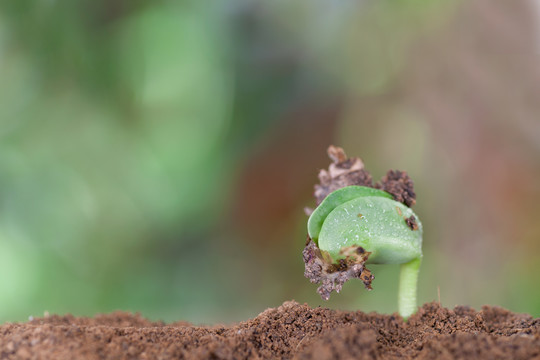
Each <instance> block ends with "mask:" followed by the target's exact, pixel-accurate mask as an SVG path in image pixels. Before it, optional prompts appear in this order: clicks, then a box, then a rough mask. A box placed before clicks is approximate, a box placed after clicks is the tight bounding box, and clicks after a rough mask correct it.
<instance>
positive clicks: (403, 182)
mask: <svg viewBox="0 0 540 360" xmlns="http://www.w3.org/2000/svg"><path fill="white" fill-rule="evenodd" d="M375 187H376V188H377V189H381V190H384V191H386V192H388V193H390V194H391V195H392V196H393V197H394V200H396V201H397V202H400V203H403V204H405V205H407V206H408V207H411V206H413V205H414V204H416V193H415V192H414V184H413V181H412V180H411V178H410V177H409V175H408V174H407V172H406V171H400V170H389V171H388V172H387V173H386V175H385V176H383V178H382V179H381V181H380V182H378V183H377V184H375Z"/></svg>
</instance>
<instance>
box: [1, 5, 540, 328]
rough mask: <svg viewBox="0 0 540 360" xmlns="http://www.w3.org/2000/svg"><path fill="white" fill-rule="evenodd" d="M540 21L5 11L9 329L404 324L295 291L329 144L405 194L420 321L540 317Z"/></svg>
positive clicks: (130, 8) (513, 14) (410, 10)
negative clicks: (274, 320) (277, 311)
mask: <svg viewBox="0 0 540 360" xmlns="http://www.w3.org/2000/svg"><path fill="white" fill-rule="evenodd" d="M536 5H537V4H536V3H535V2H530V1H511V2H508V1H504V0H496V1H488V0H473V1H452V0H437V1H432V2H429V3H428V2H425V1H406V2H400V1H391V0H377V1H375V0H373V1H371V0H363V1H352V0H342V1H337V0H315V1H313V0H310V1H307V0H292V1H291V0H287V1H285V0H277V1H269V2H257V1H251V0H231V1H222V2H220V1H215V2H213V1H201V0H194V1H154V2H145V1H128V0H114V1H112V0H84V1H53V0H41V1H37V0H36V1H2V2H0V321H2V322H3V321H15V320H25V319H27V318H28V316H30V315H33V316H41V315H42V314H43V312H44V311H48V312H50V313H59V314H63V313H67V312H70V313H73V314H75V315H93V314H95V313H97V312H110V311H113V310H117V309H121V310H127V311H137V312H141V313H142V314H143V315H144V316H146V317H149V318H151V319H163V320H165V321H174V320H180V319H183V320H188V321H192V322H195V323H214V322H230V321H239V320H245V319H247V318H249V317H252V316H255V315H256V314H258V313H259V312H260V311H262V310H264V309H265V308H267V307H273V306H278V305H280V304H281V303H282V302H283V301H286V300H291V299H295V300H296V301H299V302H307V303H309V304H310V305H312V306H317V305H322V306H328V307H331V308H339V309H348V310H356V309H361V310H364V311H372V310H376V311H379V312H394V311H396V310H397V306H396V291H397V289H396V285H397V280H398V270H399V269H398V267H397V266H383V267H380V266H373V268H372V270H373V272H374V274H375V277H376V279H375V281H374V283H373V287H374V290H373V291H372V292H366V291H365V290H364V289H363V286H361V284H360V283H359V282H349V283H347V284H346V285H345V287H344V290H343V291H342V293H341V294H339V295H333V296H332V298H331V300H330V301H329V302H323V301H322V300H320V298H319V297H318V295H317V293H316V291H315V289H316V286H315V285H312V284H310V283H309V282H308V280H306V279H305V278H304V277H303V262H302V256H301V251H302V248H303V245H304V241H305V234H306V228H305V227H306V220H307V218H306V216H305V215H304V213H303V207H304V206H313V204H314V200H313V199H312V197H311V194H312V191H313V185H314V184H315V183H316V182H317V173H318V170H319V169H321V168H324V167H326V166H327V164H328V159H327V157H326V147H327V146H328V145H329V144H331V143H333V144H336V145H340V146H343V147H344V148H345V149H346V151H347V152H348V154H349V155H351V156H354V155H356V156H360V157H362V158H363V160H364V162H365V163H366V167H367V169H368V170H370V171H371V172H372V174H373V176H374V178H375V179H378V178H380V177H381V176H382V175H384V173H385V172H386V170H388V169H404V170H407V171H408V172H409V174H410V175H411V177H412V178H413V179H414V181H415V185H416V191H417V195H418V199H417V200H418V202H417V205H416V206H415V211H416V212H417V214H419V215H420V217H421V219H422V221H423V223H424V228H425V234H424V248H425V255H424V263H423V269H422V271H421V275H420V293H419V302H420V303H423V302H426V301H432V300H437V298H438V288H439V289H440V300H441V302H442V303H443V305H445V306H450V307H453V306H454V305H456V304H468V305H471V306H473V307H476V308H479V307H480V306H481V305H482V304H494V305H500V306H504V307H507V308H509V309H511V310H513V311H517V312H528V313H531V314H533V315H534V316H540V286H539V285H540V284H539V281H538V275H539V271H540V241H539V240H540V221H538V216H539V214H540V180H539V179H540V121H539V120H538V119H539V116H540V99H539V98H538V94H540V61H539V60H540V21H539V20H540V16H539V14H540V11H538V9H540V7H538V6H536Z"/></svg>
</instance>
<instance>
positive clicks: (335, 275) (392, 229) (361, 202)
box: [303, 146, 422, 319]
mask: <svg viewBox="0 0 540 360" xmlns="http://www.w3.org/2000/svg"><path fill="white" fill-rule="evenodd" d="M328 153H329V155H330V157H331V158H332V159H333V160H334V163H333V164H331V165H330V167H329V170H328V171H325V170H322V171H321V173H320V174H319V178H320V180H321V184H320V185H317V186H316V187H315V189H316V190H315V196H316V198H317V201H318V202H319V205H318V206H317V208H316V209H315V210H314V211H313V212H312V213H311V215H310V217H309V220H308V242H307V244H306V248H305V249H304V253H303V254H304V262H305V263H306V271H305V275H306V277H307V278H308V279H310V281H311V282H313V283H319V282H320V283H322V284H321V286H320V287H319V288H318V289H317V291H318V292H319V294H320V295H321V297H322V298H323V299H325V300H328V299H329V297H330V293H331V292H332V291H333V290H335V291H336V292H339V291H340V290H341V288H342V286H343V284H344V283H345V282H346V281H347V280H348V279H350V278H359V279H360V280H361V281H362V282H363V283H364V285H365V287H366V288H367V289H368V290H371V282H372V280H373V279H374V276H373V275H372V274H371V271H370V270H369V269H367V268H366V267H365V264H401V270H400V280H399V290H398V309H399V314H400V315H401V316H402V317H403V318H405V319H407V318H408V317H409V316H410V315H412V314H413V313H414V312H415V311H416V291H417V290H416V288H417V280H418V272H419V269H420V262H421V259H422V224H421V223H420V221H419V220H418V217H417V216H416V214H415V213H414V212H413V211H412V210H411V208H410V206H412V205H413V204H414V203H415V194H414V190H413V186H412V181H411V180H410V178H409V177H408V175H407V173H405V172H401V171H389V172H388V174H387V175H386V176H385V177H383V179H382V181H381V182H380V183H377V184H375V185H373V184H372V180H371V176H370V175H369V173H368V172H367V171H366V170H364V168H363V163H362V161H361V160H360V159H358V158H352V159H347V157H346V156H345V153H344V152H343V149H341V148H336V147H333V146H331V147H330V148H329V149H328Z"/></svg>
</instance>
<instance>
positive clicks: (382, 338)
mask: <svg viewBox="0 0 540 360" xmlns="http://www.w3.org/2000/svg"><path fill="white" fill-rule="evenodd" d="M397 358H399V359H409V358H416V359H540V318H537V319H534V318H532V317H531V316H529V315H525V314H515V313H512V312H510V311H507V310H504V309H501V308H497V307H489V306H484V307H483V308H482V310H481V311H475V310H473V309H471V308H468V307H463V306H459V307H456V308H454V309H453V310H450V309H446V308H442V307H440V306H439V305H438V304H437V303H429V304H425V305H424V306H423V307H422V308H420V309H419V311H418V312H417V313H416V314H415V315H413V316H411V317H410V319H409V321H408V322H404V321H403V320H402V319H401V318H400V317H399V316H398V315H396V314H394V315H381V314H377V313H370V314H365V313H362V312H344V311H333V310H329V309H325V308H315V309H313V308H310V307H309V306H307V305H300V304H298V303H296V302H293V301H291V302H285V303H284V304H283V305H282V306H280V307H278V308H275V309H268V310H266V311H264V312H262V313H261V314H259V316H257V317H256V318H254V319H252V320H249V321H245V322H241V323H238V324H235V325H232V326H211V327H205V326H193V325H191V324H188V323H185V322H178V323H172V324H165V323H162V322H151V321H148V320H146V319H144V318H142V317H141V316H139V315H132V314H128V313H123V312H115V313H112V314H108V315H98V316H96V317H94V318H79V317H73V316H71V315H66V316H58V315H53V316H48V317H44V318H39V319H34V320H32V321H29V322H27V323H6V324H4V325H2V326H0V359H397Z"/></svg>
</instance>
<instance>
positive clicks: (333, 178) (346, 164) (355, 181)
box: [314, 145, 373, 205]
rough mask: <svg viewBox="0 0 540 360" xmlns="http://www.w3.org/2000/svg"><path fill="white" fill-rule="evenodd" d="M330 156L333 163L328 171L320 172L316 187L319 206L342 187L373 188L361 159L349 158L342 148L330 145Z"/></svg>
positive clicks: (369, 175) (371, 180) (315, 194)
mask: <svg viewBox="0 0 540 360" xmlns="http://www.w3.org/2000/svg"><path fill="white" fill-rule="evenodd" d="M328 156H329V157H330V159H331V160H332V163H331V164H330V166H329V167H328V170H321V171H320V172H319V180H320V184H317V185H315V193H314V196H315V200H316V201H317V205H319V204H320V203H321V202H322V201H323V200H324V198H325V197H327V196H328V194H330V193H331V192H333V191H334V190H337V189H341V188H342V187H346V186H351V185H361V186H368V187H373V179H372V178H371V174H370V173H369V172H367V171H366V170H364V163H363V162H362V160H361V159H360V158H350V159H349V158H347V155H345V151H343V149H342V148H340V147H337V146H334V145H330V147H329V148H328Z"/></svg>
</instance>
